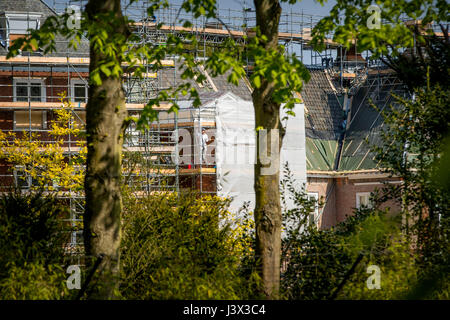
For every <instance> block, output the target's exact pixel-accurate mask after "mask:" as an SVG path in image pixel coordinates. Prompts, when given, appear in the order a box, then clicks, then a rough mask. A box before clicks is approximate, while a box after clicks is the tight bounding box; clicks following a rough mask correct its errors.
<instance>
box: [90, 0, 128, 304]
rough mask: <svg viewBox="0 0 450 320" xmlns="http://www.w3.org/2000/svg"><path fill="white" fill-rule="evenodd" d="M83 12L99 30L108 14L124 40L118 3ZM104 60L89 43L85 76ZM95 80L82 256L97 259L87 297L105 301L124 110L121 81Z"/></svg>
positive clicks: (116, 229)
mask: <svg viewBox="0 0 450 320" xmlns="http://www.w3.org/2000/svg"><path fill="white" fill-rule="evenodd" d="M86 12H87V13H88V16H89V19H90V21H92V22H93V23H95V24H97V23H98V24H99V26H102V23H103V24H106V23H109V22H108V21H106V22H105V21H100V20H101V19H99V18H98V16H97V15H98V14H106V13H111V12H114V21H116V23H118V25H119V27H118V28H116V30H115V32H118V33H123V34H124V35H125V36H126V35H127V34H128V28H127V26H126V25H125V24H124V23H123V28H120V22H121V21H122V22H123V16H122V13H121V7H120V0H102V1H97V0H90V1H89V3H88V4H87V6H86ZM106 30H108V29H106ZM104 59H105V56H104V55H103V54H102V53H101V52H99V51H98V50H96V49H95V48H94V44H93V43H92V41H91V45H90V66H89V72H90V74H92V71H93V70H95V69H96V68H98V66H99V65H100V63H102V61H103V60H104ZM120 62H121V61H119V63H120ZM101 80H102V83H101V84H100V85H97V84H95V83H92V82H91V84H90V88H89V101H88V104H87V106H86V120H87V123H86V131H87V145H88V154H87V163H86V178H85V193H86V208H85V215H84V239H85V240H84V243H85V249H86V254H87V256H91V257H94V258H96V259H101V262H100V264H99V266H98V269H97V272H96V273H95V275H94V278H93V283H94V284H95V288H94V290H93V291H92V290H91V291H92V293H91V294H90V296H89V297H90V298H95V299H111V298H114V291H115V289H116V288H117V286H118V278H117V276H118V274H119V245H120V238H121V231H120V217H121V212H122V197H121V192H120V183H121V165H122V144H123V133H124V128H123V124H124V120H125V117H126V114H127V110H126V105H125V94H124V91H123V88H122V80H121V79H120V78H119V77H106V76H105V75H104V74H102V75H101Z"/></svg>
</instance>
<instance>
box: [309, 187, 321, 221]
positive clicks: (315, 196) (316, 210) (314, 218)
mask: <svg viewBox="0 0 450 320" xmlns="http://www.w3.org/2000/svg"><path fill="white" fill-rule="evenodd" d="M308 200H314V201H315V207H314V212H311V213H310V214H309V225H314V224H315V225H316V226H317V225H318V224H319V193H317V192H308Z"/></svg>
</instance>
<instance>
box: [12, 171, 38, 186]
mask: <svg viewBox="0 0 450 320" xmlns="http://www.w3.org/2000/svg"><path fill="white" fill-rule="evenodd" d="M14 182H15V185H16V187H17V188H20V189H29V188H31V187H32V186H38V185H39V183H38V181H37V180H36V179H33V178H32V177H31V176H30V175H29V174H28V173H27V172H25V168H24V167H23V166H16V167H15V168H14Z"/></svg>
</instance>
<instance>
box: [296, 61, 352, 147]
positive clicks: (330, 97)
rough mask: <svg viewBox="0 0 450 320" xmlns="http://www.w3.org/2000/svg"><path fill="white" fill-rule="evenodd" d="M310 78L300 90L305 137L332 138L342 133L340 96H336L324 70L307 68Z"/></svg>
mask: <svg viewBox="0 0 450 320" xmlns="http://www.w3.org/2000/svg"><path fill="white" fill-rule="evenodd" d="M309 73H310V75H311V79H310V80H309V82H308V83H306V84H304V87H303V90H302V92H301V95H302V98H303V102H304V104H305V106H306V109H307V112H305V130H306V137H309V138H320V139H327V140H333V139H337V138H338V137H339V136H340V135H341V133H342V130H343V128H342V122H343V120H344V111H343V108H342V107H341V100H343V99H342V97H340V96H338V94H337V93H336V90H335V89H334V88H333V84H332V82H331V80H330V78H329V76H328V74H327V73H326V72H325V71H324V70H314V69H312V70H309Z"/></svg>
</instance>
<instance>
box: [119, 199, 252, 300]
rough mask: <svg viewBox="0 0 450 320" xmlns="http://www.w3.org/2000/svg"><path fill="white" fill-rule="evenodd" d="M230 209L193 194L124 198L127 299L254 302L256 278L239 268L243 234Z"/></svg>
mask: <svg viewBox="0 0 450 320" xmlns="http://www.w3.org/2000/svg"><path fill="white" fill-rule="evenodd" d="M228 205H229V201H227V200H223V199H221V198H218V197H216V196H201V197H200V196H197V195H193V194H176V193H162V194H158V195H151V196H147V197H141V198H135V197H132V196H128V197H127V196H126V197H124V208H125V209H124V215H123V237H122V246H121V265H122V270H121V272H122V277H121V285H120V292H121V294H122V296H123V298H125V299H241V298H249V297H251V291H252V280H250V279H254V277H253V278H252V277H251V273H250V275H249V276H248V277H246V276H244V272H243V271H242V263H241V262H242V260H243V257H244V253H243V252H244V251H243V250H242V241H241V239H242V238H243V237H245V232H244V233H243V232H241V231H242V230H241V231H240V230H238V229H237V228H233V227H232V221H231V216H230V214H229V212H228V211H227V208H228ZM246 271H248V270H246ZM247 274H248V273H247Z"/></svg>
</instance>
